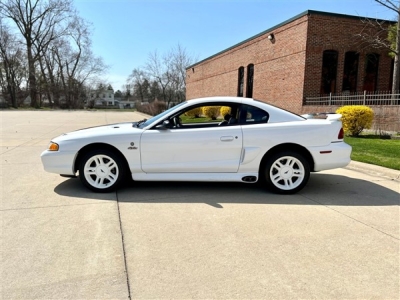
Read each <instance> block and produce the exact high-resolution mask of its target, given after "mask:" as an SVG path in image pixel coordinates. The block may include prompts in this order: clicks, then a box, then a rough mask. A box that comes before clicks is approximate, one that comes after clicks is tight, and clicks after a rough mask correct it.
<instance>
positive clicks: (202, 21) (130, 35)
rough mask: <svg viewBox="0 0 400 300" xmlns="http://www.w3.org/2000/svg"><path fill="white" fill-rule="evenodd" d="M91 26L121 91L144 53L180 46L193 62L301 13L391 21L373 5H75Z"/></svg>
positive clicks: (166, 0) (228, 0)
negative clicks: (330, 14)
mask: <svg viewBox="0 0 400 300" xmlns="http://www.w3.org/2000/svg"><path fill="white" fill-rule="evenodd" d="M75 7H76V8H77V10H78V11H79V14H80V15H81V16H82V17H83V18H84V19H85V20H87V21H89V22H91V23H92V26H93V35H92V41H93V52H94V53H95V54H96V55H97V56H101V57H102V58H103V59H104V62H105V63H106V64H107V65H109V66H110V69H109V72H108V74H107V75H106V76H105V80H107V81H108V82H109V83H111V84H112V86H113V88H114V90H118V89H122V86H123V85H124V84H126V80H127V78H128V76H129V74H130V73H131V72H132V70H133V69H134V68H139V67H141V66H144V65H145V63H146V60H147V57H148V55H149V53H151V52H154V51H156V50H157V52H158V53H160V54H163V53H166V52H168V51H169V50H171V49H172V48H174V47H176V46H177V45H178V44H180V45H181V46H182V47H184V48H185V49H186V51H187V52H188V53H189V54H190V55H192V56H195V57H198V59H199V60H202V59H204V58H207V57H209V56H211V55H213V54H215V53H217V52H220V51H222V50H224V49H226V48H229V47H231V46H233V45H235V44H237V43H239V42H241V41H243V40H246V39H248V38H250V37H252V36H254V35H256V34H258V33H260V32H262V31H264V30H267V29H269V28H271V27H273V26H275V25H277V24H279V23H281V22H284V21H286V20H288V19H290V18H292V17H294V16H296V15H298V14H300V13H302V12H304V11H306V10H319V11H325V12H332V13H340V14H347V15H355V16H361V17H370V18H379V19H388V20H395V18H396V16H395V13H394V12H393V11H390V10H388V9H387V8H385V7H383V6H382V5H380V4H378V3H376V2H375V1H374V0H202V1H200V0H198V1H195V0H75Z"/></svg>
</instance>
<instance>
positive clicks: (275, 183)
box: [264, 151, 310, 194]
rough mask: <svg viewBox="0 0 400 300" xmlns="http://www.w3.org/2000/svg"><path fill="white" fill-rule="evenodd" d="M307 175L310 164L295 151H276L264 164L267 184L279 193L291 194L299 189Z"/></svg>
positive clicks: (307, 177)
mask: <svg viewBox="0 0 400 300" xmlns="http://www.w3.org/2000/svg"><path fill="white" fill-rule="evenodd" d="M309 177H310V166H309V164H308V162H307V160H306V159H304V157H303V156H302V155H300V154H298V153H296V152H291V151H285V152H281V153H276V154H274V155H272V156H271V157H270V158H269V159H268V160H267V163H266V165H265V173H264V178H265V181H266V183H267V186H268V188H269V189H270V190H272V191H273V192H276V193H279V194H293V193H296V192H298V191H300V190H301V189H302V188H303V187H304V186H305V185H306V183H307V181H308V179H309Z"/></svg>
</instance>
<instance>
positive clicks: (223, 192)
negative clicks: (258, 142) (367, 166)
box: [54, 173, 400, 208]
mask: <svg viewBox="0 0 400 300" xmlns="http://www.w3.org/2000/svg"><path fill="white" fill-rule="evenodd" d="M385 182H386V183H387V182H390V180H389V179H388V180H383V182H381V181H376V182H371V181H365V180H360V179H354V178H351V177H347V176H340V175H331V174H321V173H313V174H311V177H310V180H309V182H308V184H307V186H306V187H305V188H304V189H303V190H302V191H300V192H299V193H297V194H294V195H277V194H273V193H271V192H269V191H267V190H265V189H264V188H263V187H262V186H261V185H259V184H246V183H221V182H219V183H215V182H211V183H210V182H207V183H205V182H130V183H128V184H126V185H125V186H123V187H121V188H120V189H119V190H118V191H117V192H113V193H109V194H96V193H92V192H90V191H88V190H87V189H86V188H84V187H83V185H82V184H81V182H80V181H79V180H77V179H68V180H66V181H64V182H63V183H61V184H59V185H58V186H57V187H56V188H55V189H54V191H55V192H56V193H57V194H59V195H62V196H69V197H78V198H88V199H96V198H97V199H98V200H111V199H113V198H114V199H118V201H119V202H128V203H129V202H131V203H206V204H209V205H211V206H214V207H218V208H222V205H221V203H232V204H235V203H236V204H293V205H338V206H389V205H399V204H400V203H399V202H400V196H399V193H398V192H396V191H393V190H392V189H390V188H386V187H385V186H383V185H384V184H385ZM396 184H397V186H398V183H397V182H396V183H395V184H394V186H396ZM107 195H109V197H108V196H107Z"/></svg>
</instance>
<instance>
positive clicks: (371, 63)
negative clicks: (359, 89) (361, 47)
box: [363, 53, 379, 92]
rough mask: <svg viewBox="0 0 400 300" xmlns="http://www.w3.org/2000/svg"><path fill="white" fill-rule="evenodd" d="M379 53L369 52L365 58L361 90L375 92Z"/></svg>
mask: <svg viewBox="0 0 400 300" xmlns="http://www.w3.org/2000/svg"><path fill="white" fill-rule="evenodd" d="M378 66H379V54H376V53H369V54H367V57H366V59H365V77H364V86H363V90H364V91H367V92H375V91H376V88H377V83H378Z"/></svg>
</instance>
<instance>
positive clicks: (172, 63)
mask: <svg viewBox="0 0 400 300" xmlns="http://www.w3.org/2000/svg"><path fill="white" fill-rule="evenodd" d="M193 62H194V57H192V56H190V55H189V54H188V53H187V51H186V50H185V49H184V48H183V47H182V46H181V45H179V44H178V45H177V46H176V47H175V48H172V49H171V50H170V51H169V52H168V53H166V54H164V55H163V56H160V55H159V54H158V53H157V51H154V52H152V53H150V54H149V57H148V60H147V64H146V67H145V68H146V71H147V73H148V74H149V77H150V78H151V79H153V80H154V81H155V82H157V83H158V85H159V86H160V88H161V93H162V98H163V99H162V100H164V101H166V102H167V105H168V106H170V103H171V102H172V101H174V102H182V101H184V100H185V98H186V68H187V67H188V66H189V65H191V64H192V63H193Z"/></svg>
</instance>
